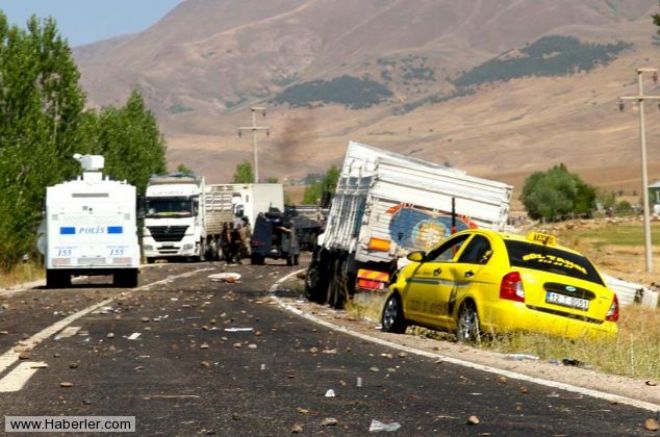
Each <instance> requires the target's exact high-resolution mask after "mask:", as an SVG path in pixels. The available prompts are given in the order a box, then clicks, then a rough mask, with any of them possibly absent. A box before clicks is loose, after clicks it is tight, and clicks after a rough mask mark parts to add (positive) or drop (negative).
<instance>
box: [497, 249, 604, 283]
mask: <svg viewBox="0 0 660 437" xmlns="http://www.w3.org/2000/svg"><path fill="white" fill-rule="evenodd" d="M504 244H506V248H507V251H508V253H509V263H510V264H511V266H512V267H513V266H515V267H524V268H528V269H534V270H540V271H543V272H550V273H558V274H560V275H565V276H569V277H571V278H577V279H583V280H586V281H589V282H593V283H595V284H599V285H604V284H603V280H602V279H601V278H600V276H599V275H598V273H597V272H596V269H595V268H594V266H593V265H592V264H591V262H589V260H588V259H587V258H585V257H584V256H582V255H578V254H575V253H571V252H566V251H563V250H561V249H557V248H553V247H548V246H541V245H538V244H530V243H526V242H524V241H515V240H504Z"/></svg>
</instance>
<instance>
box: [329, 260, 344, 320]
mask: <svg viewBox="0 0 660 437" xmlns="http://www.w3.org/2000/svg"><path fill="white" fill-rule="evenodd" d="M341 271H342V260H341V259H339V258H337V259H336V260H335V262H334V265H333V268H332V270H331V274H332V276H331V277H330V281H329V282H330V283H329V284H328V296H327V300H326V302H327V303H328V305H330V306H331V307H332V308H335V309H338V310H340V309H343V308H344V304H345V302H346V293H345V290H344V288H345V285H346V284H344V283H343V282H344V281H343V279H344V277H343V276H342V275H341Z"/></svg>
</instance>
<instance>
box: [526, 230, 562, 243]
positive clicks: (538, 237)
mask: <svg viewBox="0 0 660 437" xmlns="http://www.w3.org/2000/svg"><path fill="white" fill-rule="evenodd" d="M527 239H528V240H530V241H535V242H537V243H541V244H543V245H545V246H556V245H557V237H555V236H554V235H551V234H546V233H545V232H538V231H532V232H530V233H529V234H527Z"/></svg>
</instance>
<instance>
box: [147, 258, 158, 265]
mask: <svg viewBox="0 0 660 437" xmlns="http://www.w3.org/2000/svg"><path fill="white" fill-rule="evenodd" d="M154 261H156V259H155V258H154V257H152V256H149V257H147V264H153V263H154Z"/></svg>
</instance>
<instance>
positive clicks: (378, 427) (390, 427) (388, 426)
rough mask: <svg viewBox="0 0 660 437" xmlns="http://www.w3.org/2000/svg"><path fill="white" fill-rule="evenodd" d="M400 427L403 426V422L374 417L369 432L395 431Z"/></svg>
mask: <svg viewBox="0 0 660 437" xmlns="http://www.w3.org/2000/svg"><path fill="white" fill-rule="evenodd" d="M399 428H401V424H400V423H399V422H392V423H384V422H381V421H379V420H376V419H372V420H371V424H370V425H369V432H381V431H385V432H394V431H398V430H399Z"/></svg>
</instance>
